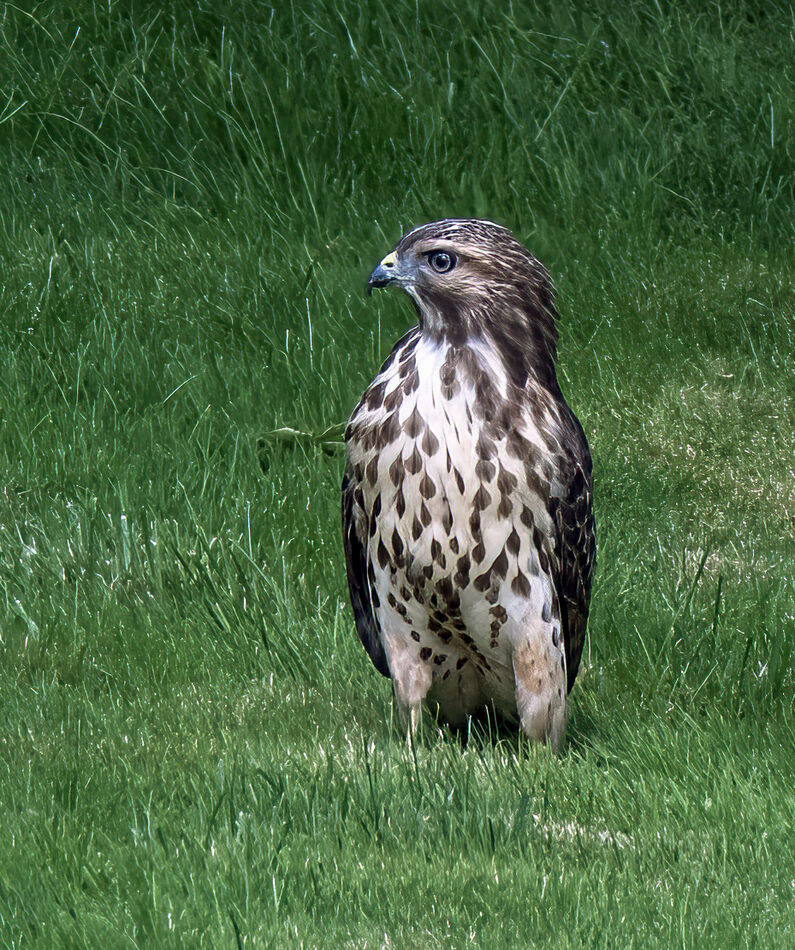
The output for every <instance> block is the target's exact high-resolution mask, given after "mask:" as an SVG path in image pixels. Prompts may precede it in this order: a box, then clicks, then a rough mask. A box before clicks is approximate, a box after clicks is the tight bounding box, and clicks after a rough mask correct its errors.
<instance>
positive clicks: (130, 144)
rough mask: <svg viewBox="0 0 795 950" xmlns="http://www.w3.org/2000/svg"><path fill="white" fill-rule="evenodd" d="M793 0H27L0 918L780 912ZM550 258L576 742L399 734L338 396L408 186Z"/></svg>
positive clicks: (785, 757) (454, 923) (712, 932)
mask: <svg viewBox="0 0 795 950" xmlns="http://www.w3.org/2000/svg"><path fill="white" fill-rule="evenodd" d="M793 25H794V23H793V17H792V12H791V9H790V8H789V7H788V6H786V5H785V4H783V3H782V4H776V3H749V4H747V5H743V4H742V3H738V4H722V5H718V4H716V3H700V4H690V5H687V6H686V5H684V4H682V5H676V4H671V3H666V2H662V0H661V2H660V3H657V2H648V3H634V4H632V5H629V4H626V5H624V4H616V3H607V2H601V3H598V2H594V3H591V4H574V3H571V4H566V3H549V4H545V3H538V4H535V5H524V4H514V5H513V7H511V5H504V6H503V5H497V4H494V5H489V4H478V3H475V2H474V0H460V2H458V3H449V2H447V0H434V2H427V3H426V2H423V0H420V2H418V3H417V4H415V3H413V2H408V0H396V2H393V3H391V4H385V3H381V2H374V3H372V4H365V5H360V4H359V3H354V2H349V0H339V2H337V3H336V4H335V5H331V4H325V3H319V2H311V0H296V2H295V3H291V4H279V5H276V6H275V7H274V8H271V7H269V6H267V5H266V4H264V3H259V2H254V0H239V2H237V3H223V2H219V3H213V4H209V3H207V4H187V3H184V4H183V3H175V4H154V3H145V2H141V3H135V4H132V3H125V2H116V3H111V2H108V3H102V4H99V3H88V2H83V3H76V4H69V5H67V4H55V3H39V4H22V3H20V4H2V3H0V166H2V168H3V187H2V189H0V458H1V459H2V463H1V464H2V468H3V472H4V475H5V477H4V484H3V492H2V495H0V639H1V640H2V643H1V647H2V650H1V652H0V813H2V821H0V944H2V946H6V947H15V948H28V947H60V946H64V947H86V948H96V947H107V948H115V947H152V946H164V947H182V946H196V947H212V948H215V947H222V946H228V947H240V946H244V947H265V946H279V947H282V946H304V947H312V946H318V947H357V948H360V947H369V948H372V947H387V946H388V947H401V948H416V947H428V948H448V947H449V948H458V947H463V946H480V947H511V946H513V947H519V946H521V947H525V946H526V947H530V946H533V947H555V948H558V947H605V948H608V947H610V948H612V947H638V948H650V947H654V948H663V950H665V948H671V947H710V948H711V947H716V946H718V947H722V948H729V947H770V948H777V947H781V948H784V947H791V946H792V945H793V944H794V943H795V871H794V870H793V862H792V853H793V848H794V847H795V835H793V830H792V816H793V814H795V793H794V792H793V788H795V729H794V728H793V726H794V723H795V702H794V699H793V697H795V676H794V675H793V646H794V645H795V579H794V578H793V563H795V489H794V488H793V485H794V484H795V471H794V468H795V463H794V462H793V419H795V382H794V380H795V357H794V356H793V354H794V353H795V340H794V339H793V338H794V337H795V322H794V321H793V315H794V310H795V307H794V306H793V304H794V303H795V294H794V293H793V283H792V273H793V255H792V246H793V238H795V228H794V227H793V207H795V195H793V181H794V180H795V176H793V168H795V136H794V135H793V116H792V102H793V100H795V88H794V86H795V83H793V72H794V70H793V65H792V63H793V57H792V31H793ZM444 215H482V216H488V217H490V218H492V219H495V220H498V221H501V222H503V223H505V224H507V225H509V226H511V227H512V228H514V229H515V230H516V232H517V233H518V234H519V236H520V237H521V238H522V239H524V240H525V241H526V242H527V244H528V245H529V246H530V247H531V248H532V249H533V250H534V251H535V253H536V254H537V255H538V256H539V257H540V258H541V259H542V260H544V261H545V262H546V263H547V265H548V266H549V267H550V269H551V270H552V272H553V274H554V275H555V278H556V281H557V284H558V288H559V292H560V300H559V303H560V310H561V315H562V320H561V331H562V346H561V366H560V373H561V378H562V381H563V383H564V388H565V390H566V393H567V395H568V397H569V399H570V401H571V403H572V405H573V406H574V407H575V409H576V411H577V412H578V414H579V415H580V418H581V419H582V421H583V424H584V427H585V430H586V432H587V433H588V436H589V438H590V440H591V445H592V449H593V454H594V460H595V469H596V503H597V509H598V511H597V514H598V524H599V542H600V555H599V568H598V575H597V579H596V585H595V590H594V599H593V613H592V623H591V627H590V638H589V641H588V644H587V645H586V654H585V662H584V667H583V669H582V673H581V676H580V678H579V679H578V682H577V685H576V687H575V690H574V692H573V694H572V702H573V714H572V718H571V722H570V727H569V741H568V743H567V745H566V747H565V749H564V751H563V752H562V754H561V755H560V756H559V757H557V758H555V757H552V756H551V755H549V754H548V753H547V751H546V750H537V749H528V748H527V747H526V746H525V745H524V744H523V742H522V741H521V738H520V737H519V736H517V735H516V734H513V733H510V732H509V733H503V734H502V735H493V734H491V733H490V732H489V730H488V727H487V726H486V727H483V728H482V729H478V730H476V732H475V734H474V735H473V738H472V740H471V741H470V742H469V744H468V746H467V747H466V749H462V748H461V747H460V745H459V744H458V743H457V742H456V741H455V740H454V739H452V738H451V737H449V736H446V735H443V736H439V735H437V734H436V732H435V730H434V729H433V728H432V726H430V724H428V725H429V728H426V729H425V732H424V736H423V739H422V741H421V743H420V744H419V746H418V747H417V748H416V749H415V750H413V752H412V750H410V749H408V748H407V747H406V744H405V740H404V739H403V737H402V735H401V733H400V730H399V729H398V727H397V725H396V724H394V723H393V721H392V710H391V701H390V689H389V684H388V683H387V682H386V681H385V680H383V679H382V678H381V677H379V676H378V674H377V673H376V672H375V671H374V670H373V669H372V667H371V666H370V663H369V660H368V659H367V657H366V655H365V653H364V651H363V650H362V649H361V647H360V646H359V643H358V641H357V640H356V637H355V634H354V632H353V621H352V617H351V614H350V610H349V607H348V604H347V591H346V585H345V578H344V569H343V561H342V549H341V543H340V538H339V528H338V486H339V480H340V475H341V466H342V455H341V452H340V451H339V449H338V448H336V447H335V446H334V445H333V444H331V445H321V444H319V443H318V442H316V441H314V440H312V439H311V438H304V437H298V438H295V439H293V440H278V439H268V438H266V435H267V433H268V432H270V431H272V430H274V429H276V428H279V427H291V428H295V429H298V430H301V431H304V432H310V433H320V432H323V431H324V430H326V429H327V428H328V427H330V426H333V425H335V424H337V423H339V422H341V421H343V420H344V419H345V418H346V416H347V414H348V412H349V411H350V409H351V407H352V406H353V405H354V404H355V401H356V399H357V398H358V396H359V394H360V393H361V391H362V389H363V387H364V385H365V384H366V382H367V381H368V380H369V379H370V378H371V377H372V374H373V372H374V370H375V368H376V367H377V365H378V363H379V360H380V359H381V358H382V357H383V356H384V354H385V353H386V352H387V350H388V349H389V347H390V345H391V341H393V340H394V339H395V338H396V337H397V335H398V334H399V333H400V332H401V331H402V330H403V329H404V328H405V327H406V326H407V325H408V323H409V321H410V320H411V319H412V309H411V306H410V304H409V302H408V301H407V300H406V299H400V298H399V297H398V296H397V295H383V296H382V297H380V298H378V299H374V300H372V301H368V300H367V299H366V298H365V297H364V294H363V287H364V281H365V279H366V275H367V273H368V271H369V269H370V268H371V267H372V265H373V264H374V263H375V262H376V261H377V260H378V259H380V257H381V256H382V255H383V254H384V253H385V252H386V250H388V249H389V248H390V247H391V246H392V244H393V243H394V242H395V240H396V239H397V237H398V236H399V234H400V232H401V230H402V229H403V228H405V227H408V226H411V225H414V224H417V223H420V222H422V221H423V220H428V219H432V218H437V217H441V216H444Z"/></svg>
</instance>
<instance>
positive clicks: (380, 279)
mask: <svg viewBox="0 0 795 950" xmlns="http://www.w3.org/2000/svg"><path fill="white" fill-rule="evenodd" d="M400 277H401V273H400V270H399V268H398V259H397V255H396V254H395V252H394V251H392V252H391V253H389V254H387V256H386V257H385V258H384V259H383V260H382V261H381V263H380V264H379V265H378V267H376V269H375V270H374V271H373V272H372V274H370V279H369V280H368V281H367V293H368V295H370V294H372V292H373V287H386V286H387V284H392V283H394V282H395V281H397V280H398V279H399V278H400Z"/></svg>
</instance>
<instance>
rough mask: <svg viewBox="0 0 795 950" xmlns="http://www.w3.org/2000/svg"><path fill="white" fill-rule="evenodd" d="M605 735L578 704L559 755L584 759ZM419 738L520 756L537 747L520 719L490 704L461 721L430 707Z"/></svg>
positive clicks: (429, 744) (418, 739)
mask: <svg viewBox="0 0 795 950" xmlns="http://www.w3.org/2000/svg"><path fill="white" fill-rule="evenodd" d="M602 738H606V737H605V736H604V731H603V729H602V728H601V726H600V723H599V722H598V721H597V719H595V718H594V717H593V716H592V715H591V714H590V713H589V712H588V711H587V710H585V709H577V708H576V707H575V709H574V710H573V713H572V715H571V716H570V718H569V721H568V724H567V727H566V735H565V737H564V739H563V742H562V743H561V746H560V748H559V749H558V755H559V756H561V757H562V756H572V757H575V758H577V759H582V758H584V757H585V756H586V755H589V754H590V753H591V751H592V749H593V747H594V744H596V745H599V744H600V743H601V739H602ZM417 741H418V742H420V743H421V744H423V745H425V746H426V747H431V746H432V745H433V744H435V743H436V742H439V741H441V742H444V743H445V744H449V745H452V746H456V745H457V746H458V747H459V748H460V749H461V750H462V751H464V750H473V749H474V750H477V751H478V752H486V751H488V750H494V749H497V748H500V747H502V748H503V749H505V750H506V751H508V752H510V753H511V754H515V755H517V756H526V755H527V754H528V753H529V752H530V750H536V751H537V749H538V746H537V745H536V744H535V743H533V742H530V741H528V740H527V738H526V737H525V736H524V734H523V733H522V730H521V727H520V726H519V724H518V723H517V722H514V721H512V720H510V719H507V718H506V717H505V716H501V715H500V714H499V713H498V712H497V711H496V710H495V709H494V707H493V706H491V705H489V706H484V707H483V708H482V709H481V710H479V711H478V712H476V713H474V714H473V715H471V716H469V717H468V718H467V720H466V722H465V723H463V724H461V725H452V724H450V723H446V722H443V721H441V720H439V718H438V716H437V715H436V714H435V713H434V711H433V710H427V711H426V714H425V718H424V722H423V728H422V729H421V734H420V736H418V737H417Z"/></svg>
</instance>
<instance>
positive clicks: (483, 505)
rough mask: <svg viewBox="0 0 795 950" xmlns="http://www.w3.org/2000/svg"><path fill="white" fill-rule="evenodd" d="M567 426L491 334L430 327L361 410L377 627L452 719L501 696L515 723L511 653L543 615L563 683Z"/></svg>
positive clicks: (355, 481)
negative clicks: (417, 664)
mask: <svg viewBox="0 0 795 950" xmlns="http://www.w3.org/2000/svg"><path fill="white" fill-rule="evenodd" d="M560 425H561V422H560V417H559V415H558V412H557V409H556V405H555V403H554V401H553V400H552V399H551V398H548V397H547V395H546V394H545V393H543V391H541V392H539V391H537V390H536V389H534V388H533V387H532V386H531V385H528V386H527V387H526V388H525V389H523V390H521V391H520V390H518V389H517V388H516V387H515V386H514V385H513V383H512V382H511V380H510V378H509V377H508V375H507V373H506V371H505V368H504V366H503V364H502V362H501V361H500V359H499V356H498V354H497V353H496V352H495V350H494V349H493V348H491V347H490V346H489V345H488V344H487V343H486V342H484V341H478V340H475V341H469V342H468V343H466V344H463V345H454V344H452V343H449V342H447V341H438V340H429V339H426V338H425V337H424V336H423V335H422V334H421V332H420V330H419V329H418V328H415V329H414V330H412V331H411V332H409V333H408V334H407V335H406V336H405V337H404V338H403V339H402V340H401V341H400V342H399V343H398V344H397V346H396V347H395V349H394V350H393V352H392V354H391V356H390V358H389V359H388V360H387V362H386V363H385V365H384V367H383V368H382V370H381V372H380V373H379V374H378V376H377V377H376V378H375V379H374V381H373V382H372V384H371V385H370V387H369V388H368V390H367V391H366V392H365V394H364V396H363V397H362V399H361V401H360V403H359V405H358V406H357V407H356V409H355V410H354V412H353V414H352V416H351V419H350V423H349V425H348V429H347V433H346V440H347V443H348V452H349V469H348V478H349V479H350V484H349V488H350V492H351V499H352V505H353V511H352V516H353V519H354V521H355V522H356V523H357V524H358V525H359V526H360V528H361V529H362V530H361V534H362V535H363V536H364V537H366V544H365V550H364V552H363V558H364V564H363V565H362V566H363V568H364V569H365V570H366V576H367V583H368V587H369V597H370V603H371V606H372V611H373V614H374V617H375V621H376V629H377V635H378V636H379V637H380V638H381V640H382V642H384V643H386V641H387V640H388V641H389V642H390V648H391V649H390V650H389V651H388V653H389V655H391V656H395V655H402V653H404V652H406V651H411V653H410V655H412V656H413V657H414V658H415V659H417V658H418V659H419V660H420V661H422V662H424V663H425V664H427V665H428V666H429V668H430V670H431V672H432V677H433V685H432V687H431V689H430V692H429V693H428V698H429V699H430V700H432V701H435V702H436V703H437V704H438V705H439V707H440V711H441V713H442V715H443V716H444V718H446V719H448V720H450V721H452V722H460V721H462V720H463V719H464V718H465V716H466V715H468V714H469V713H470V712H471V711H473V710H474V709H475V708H476V707H478V706H480V705H483V704H484V703H489V702H490V703H493V704H494V706H495V707H496V708H497V709H498V711H499V712H500V713H501V714H502V715H504V716H506V717H508V718H512V719H515V718H516V716H517V707H516V698H515V683H514V675H513V671H512V657H513V653H514V648H515V645H516V642H517V637H518V636H519V635H520V634H521V632H522V630H523V628H524V626H525V623H526V618H527V616H529V615H531V614H532V615H541V616H542V617H543V618H544V620H545V621H546V622H547V623H550V624H551V625H552V641H553V644H554V647H555V648H557V649H558V650H559V653H560V665H561V667H562V673H563V677H562V678H563V682H564V683H565V653H564V651H563V649H562V645H561V643H560V640H561V633H560V622H559V605H558V598H557V592H556V586H555V583H554V581H553V576H552V575H553V570H552V569H553V565H554V563H555V558H556V553H555V526H554V523H553V517H552V514H551V506H550V499H551V496H554V495H555V493H556V492H557V493H560V492H561V491H562V484H560V483H559V477H558V476H559V473H558V471H557V466H558V449H559V435H558V433H559V429H560ZM374 659H375V658H374ZM382 672H384V670H383V669H382Z"/></svg>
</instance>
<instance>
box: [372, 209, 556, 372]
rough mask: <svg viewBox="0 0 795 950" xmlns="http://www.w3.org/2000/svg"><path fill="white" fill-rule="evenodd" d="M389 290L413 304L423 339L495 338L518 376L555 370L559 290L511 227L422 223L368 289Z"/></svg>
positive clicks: (477, 222) (458, 221)
mask: <svg viewBox="0 0 795 950" xmlns="http://www.w3.org/2000/svg"><path fill="white" fill-rule="evenodd" d="M390 284H395V285H396V286H398V287H401V288H402V289H403V290H405V291H406V293H408V294H409V296H411V298H412V299H413V300H414V303H415V305H416V307H417V313H418V318H419V324H420V328H421V330H422V332H423V333H424V334H427V335H428V336H430V337H432V338H436V339H440V340H448V341H449V342H451V343H455V344H457V345H461V344H464V343H466V342H467V340H469V339H473V338H478V337H481V338H482V337H486V338H489V339H490V340H491V342H492V343H493V344H494V345H495V346H496V347H497V348H498V349H499V350H500V351H501V352H502V355H503V356H504V357H505V359H506V361H509V362H510V363H511V364H514V365H516V367H517V373H518V376H519V377H521V376H523V375H524V376H525V377H526V373H527V371H528V370H529V369H531V368H532V367H533V365H534V366H535V367H537V368H539V369H540V368H541V366H542V364H544V363H549V364H550V368H552V362H553V361H554V358H555V349H556V342H557V331H556V329H555V305H554V289H553V287H552V283H551V281H550V279H549V275H548V274H547V271H546V269H545V268H544V266H543V265H542V264H540V263H539V262H538V261H537V260H536V259H535V258H534V257H533V256H532V254H530V252H529V251H528V250H527V248H525V247H524V245H523V244H522V243H521V242H520V241H518V240H517V239H516V238H515V237H514V235H513V234H512V233H511V232H510V231H509V230H508V229H507V228H504V227H502V226H501V225H498V224H493V223H492V222H491V221H481V220H478V219H474V218H447V219H445V220H442V221H434V222H432V223H430V224H423V225H422V226H421V227H418V228H415V229H414V230H413V231H409V233H408V234H405V235H404V236H403V237H402V238H401V239H400V241H399V242H398V244H397V246H396V247H395V249H394V250H393V251H391V252H390V253H389V254H387V256H386V257H385V258H384V259H383V260H382V261H381V263H380V264H379V265H378V266H377V267H376V268H375V270H374V271H373V272H372V274H371V275H370V280H369V282H368V289H369V290H370V291H372V288H373V287H386V286H388V285H390ZM552 372H553V373H554V368H552ZM536 375H538V373H536Z"/></svg>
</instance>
